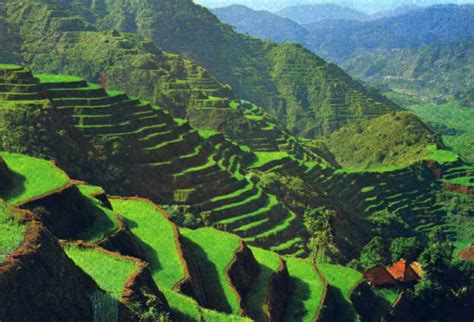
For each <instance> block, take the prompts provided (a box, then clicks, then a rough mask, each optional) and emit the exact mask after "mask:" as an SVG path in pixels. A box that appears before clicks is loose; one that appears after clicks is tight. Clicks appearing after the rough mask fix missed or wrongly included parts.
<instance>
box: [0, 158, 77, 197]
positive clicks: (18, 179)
mask: <svg viewBox="0 0 474 322" xmlns="http://www.w3.org/2000/svg"><path fill="white" fill-rule="evenodd" d="M0 157H2V158H3V159H4V160H5V162H6V163H7V165H8V167H9V168H10V170H11V171H12V172H13V183H12V186H11V189H9V191H8V192H7V193H6V194H5V195H4V196H2V197H3V198H4V199H5V201H6V202H7V203H9V204H11V205H18V204H21V203H23V202H26V201H28V200H30V199H32V198H35V197H40V196H44V195H47V194H48V193H52V192H54V191H56V190H58V189H61V188H64V187H66V186H67V184H68V183H69V178H68V177H67V175H66V174H65V173H64V172H62V171H61V170H59V169H58V168H57V167H56V166H54V165H53V164H52V163H51V162H48V161H45V160H40V159H36V158H32V157H29V156H25V155H21V154H16V153H8V152H0Z"/></svg>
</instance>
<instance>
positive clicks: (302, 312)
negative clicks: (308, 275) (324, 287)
mask: <svg viewBox="0 0 474 322" xmlns="http://www.w3.org/2000/svg"><path fill="white" fill-rule="evenodd" d="M291 284H292V286H293V287H292V289H293V295H292V296H291V299H290V302H289V303H288V307H287V309H286V314H285V315H286V316H285V321H303V319H304V318H305V317H306V318H307V317H308V310H307V309H306V308H305V305H304V302H305V301H307V300H309V298H310V296H311V291H310V288H309V285H308V283H306V282H305V281H303V280H300V279H299V278H295V277H292V278H291Z"/></svg>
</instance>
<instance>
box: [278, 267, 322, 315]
mask: <svg viewBox="0 0 474 322" xmlns="http://www.w3.org/2000/svg"><path fill="white" fill-rule="evenodd" d="M287 265H288V271H289V273H290V276H291V277H292V283H293V287H294V290H295V291H294V294H293V296H292V297H291V298H290V303H289V304H288V308H287V311H286V315H285V318H284V320H285V321H314V320H315V319H316V318H317V314H318V311H319V309H320V306H321V304H322V301H323V295H324V283H323V281H322V280H321V279H320V278H319V276H318V275H317V273H316V270H315V269H314V267H313V265H312V264H311V263H310V262H309V261H304V260H301V259H297V258H287Z"/></svg>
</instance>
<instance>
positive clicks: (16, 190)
mask: <svg viewBox="0 0 474 322" xmlns="http://www.w3.org/2000/svg"><path fill="white" fill-rule="evenodd" d="M10 173H11V176H12V181H11V182H10V184H9V185H7V187H6V188H5V189H4V190H3V191H0V197H2V198H4V199H15V198H17V197H19V196H21V195H22V194H23V193H25V190H26V189H25V182H26V177H25V176H23V175H21V174H19V173H18V172H15V171H12V170H11V171H10Z"/></svg>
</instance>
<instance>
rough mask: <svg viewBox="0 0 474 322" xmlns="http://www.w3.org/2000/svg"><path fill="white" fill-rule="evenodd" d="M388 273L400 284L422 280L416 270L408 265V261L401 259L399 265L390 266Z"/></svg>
mask: <svg viewBox="0 0 474 322" xmlns="http://www.w3.org/2000/svg"><path fill="white" fill-rule="evenodd" d="M387 270H388V272H389V273H390V274H391V275H392V276H393V277H394V278H395V279H396V280H398V281H400V282H414V281H418V280H419V279H420V276H419V275H418V274H417V273H416V272H415V270H414V269H413V268H412V267H411V266H410V265H408V264H407V261H406V260H404V259H401V260H400V261H398V262H397V263H395V264H393V265H392V266H390V267H389V268H388V269H387Z"/></svg>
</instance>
